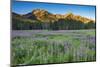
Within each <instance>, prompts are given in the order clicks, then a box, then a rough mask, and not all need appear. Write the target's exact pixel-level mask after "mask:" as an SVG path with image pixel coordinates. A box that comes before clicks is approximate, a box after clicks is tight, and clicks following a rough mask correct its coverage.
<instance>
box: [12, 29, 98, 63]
mask: <svg viewBox="0 0 100 67" xmlns="http://www.w3.org/2000/svg"><path fill="white" fill-rule="evenodd" d="M88 35H89V37H91V36H95V33H94V31H90V32H82V31H78V32H77V33H75V32H74V33H73V32H70V33H66V34H65V33H62V34H41V33H38V34H34V35H33V36H32V37H15V38H13V39H12V64H14V65H16V64H47V63H63V62H79V61H95V60H96V56H95V55H96V54H95V43H91V42H90V41H88V37H87V36H88ZM34 38H37V39H34ZM41 38H44V39H41ZM84 38H85V39H84Z"/></svg>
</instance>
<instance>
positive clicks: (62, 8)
mask: <svg viewBox="0 0 100 67" xmlns="http://www.w3.org/2000/svg"><path fill="white" fill-rule="evenodd" d="M34 9H44V10H47V11H48V12H50V13H53V14H62V15H64V14H67V13H73V14H75V15H80V16H83V17H87V18H90V19H93V20H95V11H96V10H95V6H87V5H73V4H57V3H56V4H55V3H41V2H25V1H13V2H12V12H15V13H18V14H27V13H29V12H31V11H32V10H34Z"/></svg>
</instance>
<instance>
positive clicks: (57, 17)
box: [12, 9, 95, 30]
mask: <svg viewBox="0 0 100 67" xmlns="http://www.w3.org/2000/svg"><path fill="white" fill-rule="evenodd" d="M12 26H13V27H12V28H13V29H15V30H25V29H51V30H60V29H61V30H62V29H68V30H69V29H92V28H95V21H94V20H92V19H88V18H85V17H82V16H79V15H74V14H73V13H68V14H65V15H61V14H52V13H50V12H48V11H46V10H42V9H35V10H33V11H32V12H30V13H27V14H24V15H20V14H16V13H14V12H13V13H12Z"/></svg>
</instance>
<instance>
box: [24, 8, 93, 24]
mask: <svg viewBox="0 0 100 67" xmlns="http://www.w3.org/2000/svg"><path fill="white" fill-rule="evenodd" d="M23 16H24V17H27V18H29V19H37V20H40V21H42V22H54V21H57V20H59V19H69V20H76V21H81V22H83V23H88V22H90V21H93V22H94V20H92V19H88V18H85V17H82V16H79V15H74V14H73V13H68V14H65V15H61V14H52V13H50V12H48V11H46V10H43V9H35V10H33V11H32V12H30V13H28V14H25V15H23Z"/></svg>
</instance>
